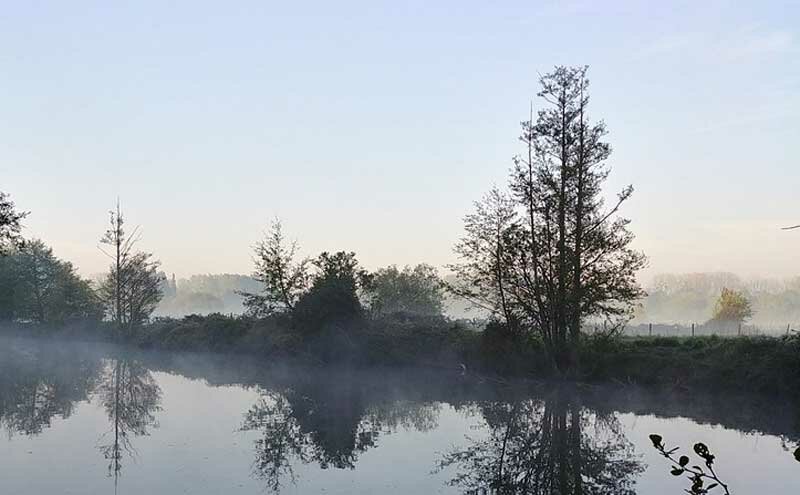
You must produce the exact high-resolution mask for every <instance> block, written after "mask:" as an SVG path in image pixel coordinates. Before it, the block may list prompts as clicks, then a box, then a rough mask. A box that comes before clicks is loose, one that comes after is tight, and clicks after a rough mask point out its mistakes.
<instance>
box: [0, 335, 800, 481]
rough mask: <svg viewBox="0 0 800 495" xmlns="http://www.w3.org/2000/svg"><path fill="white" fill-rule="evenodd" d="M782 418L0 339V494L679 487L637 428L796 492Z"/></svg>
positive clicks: (696, 404) (740, 409)
mask: <svg viewBox="0 0 800 495" xmlns="http://www.w3.org/2000/svg"><path fill="white" fill-rule="evenodd" d="M798 419H800V416H798V411H797V409H796V408H795V407H794V406H792V405H790V404H784V403H781V402H780V401H776V400H766V399H764V398H759V397H757V396H754V395H747V394H742V395H740V396H737V397H730V396H728V397H721V396H714V395H709V394H690V393H688V392H683V393H677V392H675V393H654V392H648V391H645V390H640V389H637V388H633V387H630V386H620V385H614V386H580V387H564V386H556V385H552V384H550V385H548V384H531V383H501V382H498V381H494V380H490V379H485V378H481V377H478V376H474V375H470V374H469V373H468V374H466V375H462V374H461V373H459V372H456V371H450V370H383V369H377V370H376V369H372V370H360V371H356V370H347V369H338V368H334V369H313V368H302V367H297V366H288V365H282V364H280V363H267V364H265V363H263V362H258V361H254V360H248V359H243V358H238V357H237V358H232V357H222V356H217V357H215V356H211V355H188V354H183V355H167V354H158V353H130V352H122V351H120V350H119V349H114V348H111V347H104V346H99V345H90V344H74V343H72V344H65V343H53V342H47V343H45V342H39V341H28V340H24V339H16V340H3V339H0V430H2V432H3V435H2V438H0V480H2V481H1V483H2V484H1V485H0V486H1V487H2V490H1V492H2V493H4V494H5V493H9V494H17V495H29V494H61V493H64V494H70V493H74V494H87V493H92V494H94V493H98V494H99V493H120V494H126V493H127V494H139V493H152V494H161V493H164V494H179V493H189V494H239V493H241V494H244V493H247V494H261V493H287V494H290V493H326V494H331V493H333V494H339V493H341V494H354V493H364V494H367V493H370V494H372V493H382V494H411V493H414V494H417V493H548V494H552V493H577V490H576V489H577V487H580V489H581V493H584V494H634V493H637V494H656V495H658V494H677V493H683V489H684V488H686V487H688V484H687V483H686V482H685V480H683V479H680V478H675V477H672V476H671V475H670V474H669V472H668V471H669V465H668V463H667V462H666V460H665V459H663V458H661V457H658V455H657V453H656V452H655V451H654V449H653V448H652V446H651V443H650V441H649V439H648V435H649V434H650V433H659V434H661V435H662V436H664V437H665V439H666V443H667V444H669V445H670V446H673V445H675V446H682V449H683V450H684V451H686V450H689V448H690V446H691V445H692V444H693V443H695V442H698V441H702V442H705V443H707V444H708V445H709V446H710V447H711V449H712V451H714V452H715V453H716V455H717V466H718V467H717V472H718V473H719V474H720V475H721V477H723V478H724V479H725V481H726V482H728V484H729V485H730V486H731V488H732V490H731V491H732V493H740V494H747V493H753V494H761V493H775V494H779V493H800V463H798V462H796V461H795V460H794V457H793V455H792V452H793V451H794V449H795V448H796V446H797V440H798V438H800V435H798V426H800V421H798Z"/></svg>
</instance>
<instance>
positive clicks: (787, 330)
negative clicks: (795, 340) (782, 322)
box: [786, 323, 792, 335]
mask: <svg viewBox="0 0 800 495" xmlns="http://www.w3.org/2000/svg"><path fill="white" fill-rule="evenodd" d="M791 326H792V324H791V323H787V324H786V335H789V327H791Z"/></svg>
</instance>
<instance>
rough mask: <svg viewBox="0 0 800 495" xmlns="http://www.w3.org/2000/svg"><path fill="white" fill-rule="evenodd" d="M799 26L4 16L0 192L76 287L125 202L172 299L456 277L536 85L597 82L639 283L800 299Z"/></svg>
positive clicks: (90, 9) (383, 6)
mask: <svg viewBox="0 0 800 495" xmlns="http://www.w3.org/2000/svg"><path fill="white" fill-rule="evenodd" d="M799 31H800V2H798V1H792V2H723V1H707V2H694V1H692V2H594V1H585V2H583V1H572V2H570V1H558V2H550V1H542V2H537V1H531V0H527V1H504V2H492V1H485V0H484V1H480V2H477V1H476V2H472V1H465V0H461V1H450V0H448V1H438V2H431V1H430V0H425V1H408V2H403V1H398V0H394V1H389V2H380V1H364V2H349V1H344V0H343V1H338V2H327V1H320V2H306V1H293V2H269V1H263V0H262V1H252V2H250V1H238V2H211V1H202V0H193V1H174V2H163V1H137V2H101V1H97V2H81V1H73V2H60V1H59V2H40V1H30V2H13V1H5V2H3V5H2V9H0V74H2V75H0V116H2V117H0V190H2V191H4V192H7V193H10V194H11V196H12V199H13V200H14V201H15V202H16V203H17V206H18V207H19V208H21V209H24V210H28V211H30V212H31V213H30V216H29V217H28V218H27V219H26V230H25V234H26V235H27V236H28V237H37V238H41V239H43V240H44V241H45V242H47V243H48V244H50V245H51V246H52V247H53V248H54V250H55V252H56V254H57V255H58V256H59V257H62V258H64V259H67V260H70V261H72V262H73V263H74V264H75V265H76V266H77V267H78V268H79V269H80V271H81V273H83V274H85V275H90V274H94V273H97V272H101V271H103V270H104V269H105V268H106V267H107V265H108V260H107V259H106V258H105V256H104V255H103V254H102V253H101V252H100V250H99V249H98V240H99V238H100V237H101V235H102V233H103V231H104V229H105V228H106V224H107V221H108V213H107V212H108V210H109V209H111V208H112V207H113V206H114V204H115V202H116V200H117V198H119V199H120V201H121V203H122V206H123V211H124V213H125V214H126V216H127V219H128V222H129V223H130V224H135V225H140V226H141V230H142V240H141V242H140V247H141V248H142V249H144V250H147V251H150V252H153V253H154V254H155V256H156V257H157V258H158V259H160V260H161V262H162V264H163V268H164V270H165V271H167V272H168V273H175V274H176V275H177V276H178V277H184V276H188V275H191V274H193V273H221V272H236V273H248V272H250V271H251V269H252V268H251V267H252V263H251V252H252V249H251V248H252V246H253V244H254V243H255V242H257V241H258V239H259V238H260V237H261V235H262V233H263V232H264V230H265V228H266V227H267V226H268V225H269V223H270V221H271V219H272V218H274V217H275V216H279V217H280V218H281V219H282V221H283V223H284V228H285V230H286V231H287V233H288V234H289V235H290V236H291V237H294V238H296V239H297V240H298V241H299V243H300V245H301V247H302V249H303V252H304V253H306V254H308V255H314V254H316V253H318V252H320V251H323V250H328V251H332V250H352V251H355V252H356V253H357V255H358V258H359V260H360V261H361V262H362V264H363V265H364V266H365V267H367V268H370V269H374V268H377V267H380V266H385V265H388V264H398V265H405V264H416V263H419V262H427V263H430V264H433V265H435V266H438V267H442V266H444V265H446V264H447V263H450V262H452V261H454V255H453V252H452V247H453V244H454V243H455V242H456V241H457V239H458V238H459V236H460V235H461V232H462V218H463V216H464V215H465V214H467V213H469V212H470V210H471V208H472V202H473V201H475V200H477V199H479V198H480V197H481V196H482V194H484V193H485V192H486V191H487V190H488V189H490V188H491V187H492V186H493V185H499V186H502V185H503V184H505V182H506V180H507V176H508V172H509V169H510V167H511V164H512V158H513V156H514V155H515V154H517V153H520V152H522V151H523V150H522V148H521V145H520V143H519V141H518V136H519V123H520V121H521V120H523V119H525V118H526V115H527V112H528V108H529V104H530V102H531V100H533V103H534V105H535V106H536V107H540V106H541V103H542V102H540V101H538V100H537V99H536V92H537V81H538V77H539V75H540V74H544V73H546V72H548V71H549V70H551V69H552V68H553V67H554V66H555V65H589V67H590V69H589V77H590V79H591V94H592V103H591V105H592V111H591V117H592V118H594V119H602V120H604V121H605V122H606V124H607V126H608V129H609V131H610V134H609V136H608V140H609V142H610V143H611V144H612V146H613V148H614V153H613V155H612V157H611V160H610V164H611V166H612V170H613V171H612V174H611V177H610V178H609V180H608V183H607V187H608V195H609V197H611V196H612V195H613V194H615V193H616V191H617V190H619V189H621V188H622V187H624V186H625V185H627V184H633V186H634V187H635V191H636V192H635V194H634V197H633V198H632V199H631V200H630V202H629V203H627V204H626V206H625V207H624V209H623V212H622V213H623V214H624V215H625V216H627V217H628V218H630V219H631V220H632V224H631V229H632V230H633V232H634V233H635V234H636V235H637V239H636V241H635V247H636V248H637V249H640V250H643V251H644V252H645V253H646V254H647V255H648V257H649V260H650V261H649V266H648V268H647V269H646V270H644V271H643V272H642V274H641V277H642V279H643V280H645V281H646V280H647V279H648V278H649V277H652V276H653V275H654V274H657V273H664V272H697V271H732V272H735V273H738V274H740V275H742V276H763V277H788V276H795V275H798V274H800V256H799V255H798V252H800V232H798V231H781V230H780V227H783V226H786V225H795V224H797V223H800V119H798V116H800V32H799Z"/></svg>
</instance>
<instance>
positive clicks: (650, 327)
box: [649, 323, 653, 337]
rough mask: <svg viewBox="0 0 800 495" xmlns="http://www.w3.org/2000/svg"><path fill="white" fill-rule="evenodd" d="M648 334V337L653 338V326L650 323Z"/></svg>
mask: <svg viewBox="0 0 800 495" xmlns="http://www.w3.org/2000/svg"><path fill="white" fill-rule="evenodd" d="M649 334H650V337H652V336H653V324H652V323H650V325H649Z"/></svg>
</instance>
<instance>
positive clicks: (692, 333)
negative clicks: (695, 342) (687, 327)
mask: <svg viewBox="0 0 800 495" xmlns="http://www.w3.org/2000/svg"><path fill="white" fill-rule="evenodd" d="M692 337H694V323H692Z"/></svg>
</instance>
